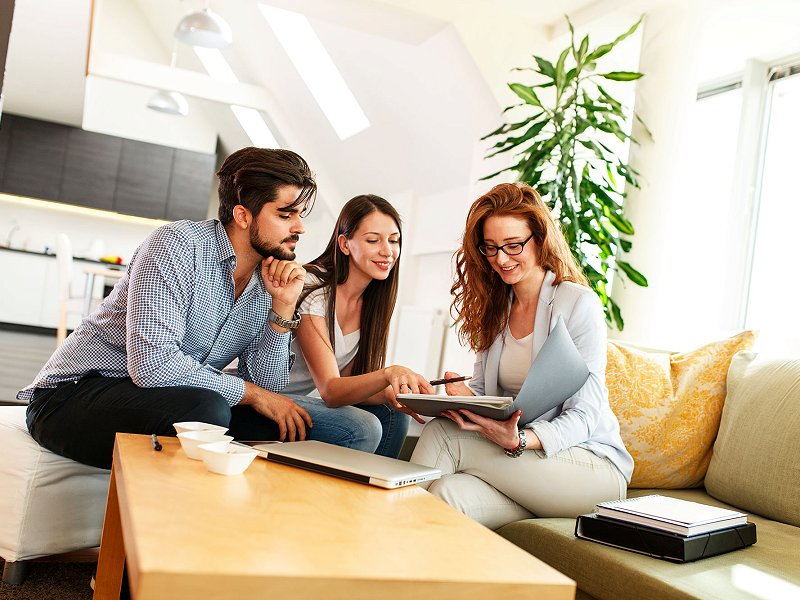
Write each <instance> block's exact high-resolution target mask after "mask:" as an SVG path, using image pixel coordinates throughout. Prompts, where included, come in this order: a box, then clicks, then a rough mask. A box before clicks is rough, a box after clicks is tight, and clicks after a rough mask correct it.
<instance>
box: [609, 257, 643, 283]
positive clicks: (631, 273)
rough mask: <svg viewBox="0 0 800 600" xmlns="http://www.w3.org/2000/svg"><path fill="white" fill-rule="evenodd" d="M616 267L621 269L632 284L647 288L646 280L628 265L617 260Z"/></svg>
mask: <svg viewBox="0 0 800 600" xmlns="http://www.w3.org/2000/svg"><path fill="white" fill-rule="evenodd" d="M617 266H618V267H619V268H620V269H622V272H623V273H625V275H627V276H628V279H630V280H631V281H632V282H633V283H635V284H636V285H638V286H641V287H647V286H648V283H647V278H646V277H645V276H644V275H642V274H641V273H639V271H637V270H636V269H634V268H633V267H632V266H631V265H630V264H629V263H627V262H625V261H624V260H618V261H617Z"/></svg>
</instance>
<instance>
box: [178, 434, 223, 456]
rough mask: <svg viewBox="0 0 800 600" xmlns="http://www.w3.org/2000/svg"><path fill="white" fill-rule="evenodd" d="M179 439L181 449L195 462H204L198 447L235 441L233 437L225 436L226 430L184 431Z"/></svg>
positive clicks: (179, 435)
mask: <svg viewBox="0 0 800 600" xmlns="http://www.w3.org/2000/svg"><path fill="white" fill-rule="evenodd" d="M178 439H179V440H180V441H181V448H183V451H184V452H185V453H186V456H188V457H189V458H193V459H194V460H202V458H203V457H202V456H201V455H200V450H198V448H197V447H198V446H199V445H200V444H207V443H209V442H230V441H231V440H232V439H233V436H232V435H225V430H224V429H223V430H221V431H220V430H219V429H211V430H208V431H184V432H183V433H179V434H178Z"/></svg>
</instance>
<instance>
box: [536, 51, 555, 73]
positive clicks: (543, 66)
mask: <svg viewBox="0 0 800 600" xmlns="http://www.w3.org/2000/svg"><path fill="white" fill-rule="evenodd" d="M533 59H534V60H535V61H536V64H537V65H539V73H541V74H542V75H544V76H545V77H549V78H550V79H555V78H556V69H555V67H554V66H553V63H551V62H550V61H549V60H545V59H543V58H542V57H541V56H534V57H533Z"/></svg>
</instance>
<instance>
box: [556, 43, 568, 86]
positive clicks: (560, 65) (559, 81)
mask: <svg viewBox="0 0 800 600" xmlns="http://www.w3.org/2000/svg"><path fill="white" fill-rule="evenodd" d="M569 51H570V48H564V51H563V52H561V54H560V55H559V56H558V62H556V73H555V80H556V89H557V90H559V92H561V91H562V90H563V89H564V79H565V78H564V62H565V61H566V60H567V54H569Z"/></svg>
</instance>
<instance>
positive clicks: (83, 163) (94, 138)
mask: <svg viewBox="0 0 800 600" xmlns="http://www.w3.org/2000/svg"><path fill="white" fill-rule="evenodd" d="M121 154H122V139H120V138H118V137H114V136H110V135H101V134H99V133H92V132H91V131H84V130H83V129H77V128H75V127H71V128H70V130H69V138H68V139H67V152H66V157H65V159H64V175H63V177H62V178H61V190H60V192H59V194H58V200H59V202H65V203H67V204H79V205H81V206H88V207H89V208H98V209H100V210H113V209H114V191H115V190H116V187H117V172H118V171H119V161H120V156H121Z"/></svg>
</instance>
